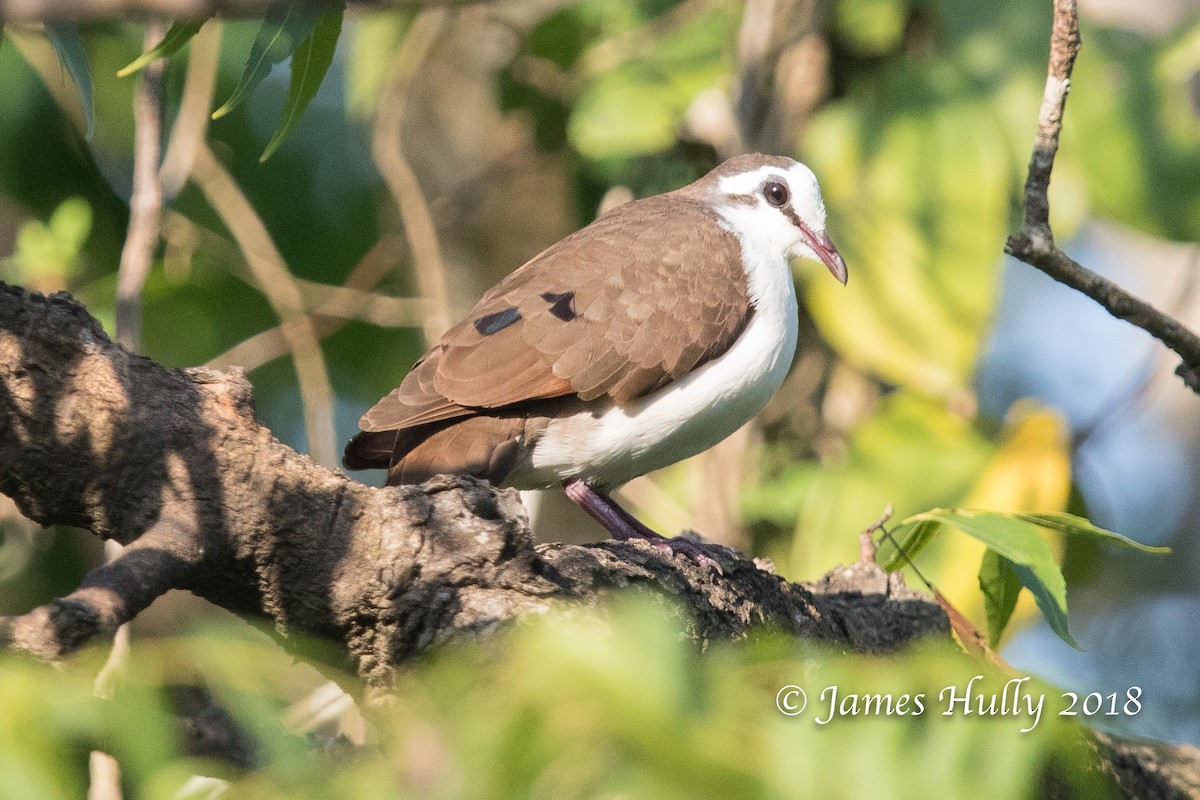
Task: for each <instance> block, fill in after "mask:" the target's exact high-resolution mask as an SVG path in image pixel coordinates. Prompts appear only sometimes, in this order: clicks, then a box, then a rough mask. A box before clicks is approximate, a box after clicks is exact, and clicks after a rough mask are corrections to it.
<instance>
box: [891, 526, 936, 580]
mask: <svg viewBox="0 0 1200 800" xmlns="http://www.w3.org/2000/svg"><path fill="white" fill-rule="evenodd" d="M940 527H941V523H938V522H934V521H933V520H919V521H917V522H914V523H912V524H905V523H901V524H900V525H897V526H896V527H895V528H893V529H892V530H890V531H888V533H887V535H886V536H884V537H883V540H882V541H881V542H880V543H879V548H878V549H877V550H876V552H875V558H876V561H878V562H879V563H880V564H881V565H883V568H884V569H885V570H887V571H888V572H892V571H894V570H897V569H900V568H901V567H905V566H908V564H909V563H911V562H912V561H914V560H915V559H916V557H917V554H918V553H920V552H921V551H922V550H923V549H925V545H927V544H929V543H930V542H931V541H933V537H934V534H936V533H937V532H938V529H939V528H940Z"/></svg>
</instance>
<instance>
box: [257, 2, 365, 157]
mask: <svg viewBox="0 0 1200 800" xmlns="http://www.w3.org/2000/svg"><path fill="white" fill-rule="evenodd" d="M344 13H345V6H341V5H339V6H336V7H334V8H331V9H329V10H328V11H326V12H325V13H324V14H322V15H321V19H320V20H319V21H318V22H317V27H316V28H315V29H314V30H313V32H312V35H311V36H309V37H308V38H307V39H305V40H304V41H303V42H301V43H300V46H299V47H297V48H296V52H295V53H293V54H292V70H291V82H290V84H289V86H288V96H287V102H285V103H284V106H283V120H282V121H281V122H280V123H279V128H278V129H277V130H276V131H275V135H274V136H272V137H271V141H270V142H268V143H267V146H266V149H264V150H263V153H262V156H261V157H259V159H258V160H259V162H263V161H266V160H267V159H268V158H270V157H271V154H272V153H274V152H275V151H276V150H277V149H278V148H279V145H281V144H283V142H284V141H285V140H286V139H287V137H288V136H290V135H291V134H292V131H294V130H295V129H296V126H297V125H299V124H300V117H301V116H302V115H303V114H304V109H306V108H308V104H309V103H311V102H312V99H313V98H314V97H316V95H317V90H318V89H320V88H321V82H322V81H323V80H325V73H326V72H328V71H329V65H330V64H332V63H333V54H334V52H335V51H336V50H337V43H338V37H339V36H340V35H341V33H342V16H343V14H344Z"/></svg>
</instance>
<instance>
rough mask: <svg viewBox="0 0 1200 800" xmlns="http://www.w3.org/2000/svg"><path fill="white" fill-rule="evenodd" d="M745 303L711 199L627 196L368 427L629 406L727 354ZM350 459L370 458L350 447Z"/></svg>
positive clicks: (384, 404)
mask: <svg viewBox="0 0 1200 800" xmlns="http://www.w3.org/2000/svg"><path fill="white" fill-rule="evenodd" d="M750 313H751V308H750V301H749V297H748V295H747V291H746V275H745V271H744V269H743V267H742V259H741V250H740V246H739V244H738V242H737V239H736V238H735V237H734V236H733V235H732V234H730V233H727V232H726V231H725V230H724V229H722V228H720V227H719V226H718V225H716V224H715V216H714V215H713V212H712V211H711V210H709V208H708V207H707V206H706V205H703V204H701V203H699V202H696V201H695V200H693V199H691V198H688V197H686V196H680V195H678V194H675V195H665V196H664V195H660V196H658V197H652V198H648V199H646V200H641V201H637V202H634V203H628V204H626V205H623V206H619V207H617V208H616V209H614V210H612V211H610V212H609V213H607V214H605V215H604V216H602V217H600V218H599V219H597V220H596V221H595V222H594V223H592V224H591V225H589V226H587V227H586V228H583V229H582V230H580V231H578V232H576V233H574V234H572V235H571V236H568V237H567V238H566V239H563V240H562V241H560V242H559V243H557V244H555V245H554V246H552V247H550V248H549V249H548V250H546V251H544V252H543V253H541V254H540V255H538V256H536V257H535V258H533V259H532V260H531V261H529V262H528V263H527V264H525V266H523V267H521V268H520V269H519V270H517V271H516V272H514V273H512V274H511V275H509V276H508V277H507V278H505V279H504V280H503V281H501V282H500V283H499V284H497V285H496V287H495V288H493V289H492V290H491V291H489V292H488V293H487V294H486V295H485V296H484V297H483V299H482V300H480V302H479V304H478V305H476V306H475V308H474V310H472V312H471V313H470V315H469V316H468V317H467V319H465V320H464V321H462V322H460V323H459V324H458V325H456V326H454V327H453V328H451V329H450V330H449V331H447V332H446V334H445V335H443V336H442V338H441V340H440V341H439V342H438V343H437V345H435V346H434V347H433V348H432V349H431V350H430V351H429V352H427V353H426V354H425V356H424V357H423V358H422V359H421V360H420V361H418V362H417V364H416V366H415V367H414V368H413V370H412V371H411V372H410V373H409V374H408V375H407V376H406V377H405V379H404V381H403V382H402V383H401V384H400V386H399V388H397V389H396V390H395V391H393V392H392V393H391V394H389V395H388V396H387V397H385V398H384V399H383V400H381V401H380V402H379V403H378V404H376V406H375V407H374V408H372V409H371V410H370V411H368V412H367V413H366V414H365V415H364V416H363V418H362V421H361V423H360V425H361V427H362V429H363V431H365V432H367V433H373V432H383V431H390V430H395V429H400V428H410V427H413V426H418V425H427V424H430V423H435V422H442V421H446V420H453V419H455V418H459V417H468V416H472V415H475V414H477V413H479V411H480V410H482V409H507V408H510V407H513V406H519V405H522V404H528V403H531V402H533V401H538V400H545V399H549V398H555V397H563V396H567V395H577V396H578V397H579V398H580V399H582V400H592V399H595V398H598V397H603V396H607V397H610V398H611V399H612V400H613V401H615V402H616V403H626V402H628V401H630V400H632V399H634V398H636V397H640V396H642V395H645V394H647V393H649V392H652V391H655V390H656V389H659V388H662V387H663V386H665V385H666V384H668V383H670V382H671V381H673V380H677V379H679V378H681V377H682V376H684V375H686V374H687V373H688V372H690V371H691V370H692V369H694V368H695V367H697V366H698V365H700V364H703V363H704V362H706V361H708V360H710V359H713V358H715V357H717V356H719V355H721V354H722V353H724V352H725V351H726V350H727V349H728V348H729V346H730V345H731V344H732V343H733V341H734V339H736V338H737V335H738V334H739V333H740V332H741V331H742V329H743V328H744V327H745V325H746V323H747V321H748V319H749V316H750ZM360 438H363V439H364V441H363V442H362V444H363V445H365V444H367V442H366V441H365V439H366V437H362V436H361V435H360ZM375 438H376V439H378V437H375ZM393 438H394V437H393ZM385 444H386V443H385V442H383V441H382V440H378V442H377V445H378V447H377V449H378V450H380V451H382V450H383V449H384V447H383V445H385ZM352 446H353V443H352ZM364 455H365V454H364ZM352 460H358V461H363V460H365V459H364V458H359V459H352V454H351V453H350V451H349V450H348V451H347V464H348V465H350V462H351V461H352Z"/></svg>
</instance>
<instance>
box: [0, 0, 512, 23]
mask: <svg viewBox="0 0 1200 800" xmlns="http://www.w3.org/2000/svg"><path fill="white" fill-rule="evenodd" d="M272 1H273V0H0V20H5V21H9V22H41V21H44V20H102V19H118V18H119V19H197V18H200V17H211V16H215V15H220V16H222V17H225V18H227V19H237V18H249V17H261V16H262V15H263V14H264V13H265V12H266V10H267V8H268V6H270V5H271V2H272ZM320 1H323V2H327V3H329V4H330V5H332V4H334V3H338V4H340V3H341V1H342V0H320ZM486 2H489V0H350V3H351V4H352V5H356V6H361V7H363V8H378V9H390V10H393V11H415V10H418V9H423V8H457V7H461V6H470V5H478V4H481V3H486Z"/></svg>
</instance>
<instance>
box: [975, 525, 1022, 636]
mask: <svg viewBox="0 0 1200 800" xmlns="http://www.w3.org/2000/svg"><path fill="white" fill-rule="evenodd" d="M979 588H980V589H981V590H982V591H983V608H984V611H985V612H986V614H987V627H988V644H989V645H990V646H991V647H995V646H996V645H997V644H998V643H999V642H1000V637H1001V635H1003V633H1004V629H1005V628H1006V627H1007V626H1008V621H1009V620H1010V619H1012V613H1013V609H1015V608H1016V607H1017V596H1018V595H1019V594H1020V593H1021V579H1020V577H1018V575H1017V572H1016V570H1014V569H1013V564H1012V562H1011V561H1009V560H1008V559H1007V558H1005V557H1004V556H1002V555H999V554H997V553H996V551H995V550H992V549H991V548H988V549H987V550H986V551H984V554H983V563H982V564H981V565H980V566H979Z"/></svg>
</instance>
